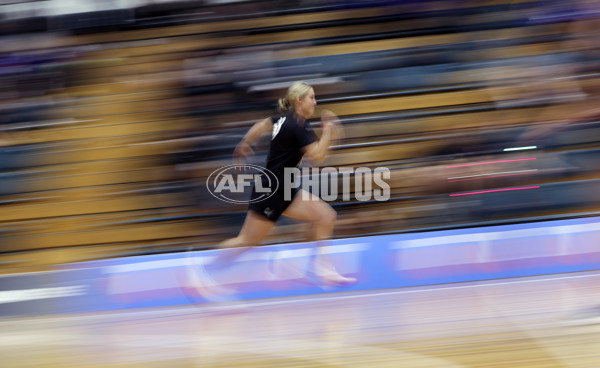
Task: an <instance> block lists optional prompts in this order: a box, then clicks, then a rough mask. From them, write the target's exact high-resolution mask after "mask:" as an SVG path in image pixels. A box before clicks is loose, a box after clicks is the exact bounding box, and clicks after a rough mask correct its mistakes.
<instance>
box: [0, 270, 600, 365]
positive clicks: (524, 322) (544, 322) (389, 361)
mask: <svg viewBox="0 0 600 368" xmlns="http://www.w3.org/2000/svg"><path fill="white" fill-rule="evenodd" d="M594 304H600V273H598V272H595V273H577V274H564V275H551V276H546V277H529V278H518V279H508V280H496V281H488V282H477V283H461V284H452V285H445V286H434V287H422V288H405V289H393V290H381V291H376V292H370V293H348V294H330V295H325V296H318V297H312V298H287V299H273V300H262V301H256V302H252V303H240V304H227V305H206V306H203V307H181V308H170V309H151V310H141V311H127V312H120V313H105V314H90V315H78V316H65V317H45V318H33V319H6V320H0V356H1V357H2V366H3V367H7V368H8V367H149V368H153V367H411V368H412V367H417V368H420V367H432V368H446V367H448V368H450V367H478V368H479V367H519V368H530V367H547V368H550V367H569V368H570V367H598V366H600V324H595V325H594V324H590V325H583V326H570V325H567V324H566V322H567V321H568V318H567V317H568V316H569V315H571V314H572V313H574V312H576V311H578V310H580V309H583V308H586V307H590V306H593V305H594Z"/></svg>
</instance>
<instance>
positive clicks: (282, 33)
mask: <svg viewBox="0 0 600 368" xmlns="http://www.w3.org/2000/svg"><path fill="white" fill-rule="evenodd" d="M0 4H2V5H0V17H1V18H0V34H1V38H0V45H1V46H0V50H1V54H0V119H1V123H2V125H1V127H0V128H1V137H0V139H1V147H0V167H1V170H2V171H1V173H0V239H1V240H0V252H1V253H0V254H1V257H0V262H1V268H0V270H2V272H15V271H31V270H43V269H45V268H48V267H51V266H52V265H55V264H62V263H69V262H76V261H85V260H93V259H101V258H107V257H115V256H128V255H141V254H152V253H162V252H171V251H180V250H185V249H187V248H188V247H189V246H190V245H199V246H201V247H206V248H211V247H213V246H214V244H215V243H217V242H219V241H221V240H223V239H225V238H227V237H230V236H234V235H235V234H236V233H237V232H238V230H239V228H240V226H241V223H242V221H243V219H244V217H245V214H246V206H245V205H233V204H227V203H224V202H221V201H219V200H217V199H216V198H214V197H212V196H211V195H210V193H208V191H207V190H206V187H205V185H204V183H205V180H206V178H207V177H208V175H209V174H210V173H211V172H212V171H213V170H215V169H217V168H219V167H221V166H223V165H227V164H230V163H231V162H232V161H231V160H232V152H233V149H234V147H235V145H236V144H237V143H238V142H239V140H240V139H241V137H242V136H243V135H244V134H245V132H246V131H247V129H248V128H249V127H250V126H251V125H252V124H253V123H254V122H255V121H257V120H258V119H262V118H265V117H267V116H271V115H274V114H275V113H276V99H277V98H278V97H281V96H282V95H283V93H284V92H285V89H286V88H287V87H288V86H289V84H291V82H293V81H296V80H305V81H308V82H309V83H311V84H312V85H313V86H314V87H315V91H316V94H317V99H318V106H317V112H318V111H319V110H320V109H323V108H327V109H331V110H333V111H335V112H336V113H337V114H338V115H339V116H340V117H341V118H342V120H343V126H344V130H345V138H344V139H343V140H342V141H340V142H339V144H338V145H337V146H335V147H334V148H333V150H332V153H331V155H330V157H329V158H328V159H327V161H326V162H325V163H324V164H323V165H325V166H335V167H359V166H366V167H370V168H375V167H388V168H390V170H391V171H392V174H391V178H390V180H389V181H388V182H389V183H390V186H391V188H392V196H391V199H390V200H389V201H387V202H377V201H371V202H358V201H341V200H340V201H337V202H335V203H333V206H334V208H335V209H336V210H337V211H338V223H337V227H336V233H335V235H336V237H349V236H367V235H373V234H384V233H397V232H406V231H425V230H432V229H446V228H457V227H471V226H480V225H489V224H504V223H510V222H525V221H540V220H546V219H557V218H569V217H578V216H589V215H595V214H598V212H597V211H598V209H599V208H600V195H599V194H600V190H599V188H600V186H599V185H600V181H599V180H600V174H599V171H598V169H599V167H600V154H599V153H600V147H599V145H598V143H599V140H600V126H599V125H598V122H597V118H598V117H599V116H600V113H599V111H600V109H598V108H599V107H600V106H599V105H598V103H597V102H598V101H600V95H599V94H598V90H599V87H600V79H599V78H598V76H599V75H600V74H599V72H600V52H599V51H600V39H599V38H598V33H597V29H598V16H599V15H600V13H599V12H600V2H599V1H595V0H590V1H574V0H572V1H564V0H563V1H555V0H554V1H553V0H520V1H509V0H490V1H484V0H481V1H480V0H477V1H476V0H472V1H468V0H450V1H433V0H432V1H426V0H421V1H418V0H414V1H409V0H404V1H403V0H396V1H391V0H390V1H377V0H373V1H368V0H353V1H334V0H289V1H284V0H281V1H275V0H273V1H233V0H232V1H217V0H214V1H208V0H207V1H202V0H195V1H165V0H163V1H158V0H156V1H151V0H121V1H117V0H114V1H113V0H103V1H100V0H96V1H72V0H45V1H25V0H9V1H0ZM594 109H597V110H596V111H595V110H594ZM317 127H318V125H317ZM267 144H268V140H267V141H265V142H263V143H261V144H259V145H258V148H259V150H258V152H257V154H256V156H255V157H254V158H253V161H252V163H255V164H261V163H263V162H264V159H265V151H264V150H265V149H266V147H267ZM303 234H304V225H301V224H297V223H294V222H290V221H286V220H283V221H282V222H281V223H280V224H279V226H278V227H276V229H275V230H274V232H273V234H272V236H271V238H270V239H269V241H271V242H275V241H277V242H291V241H299V240H302V239H303V236H304V235H303Z"/></svg>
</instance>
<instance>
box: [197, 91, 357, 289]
mask: <svg viewBox="0 0 600 368" xmlns="http://www.w3.org/2000/svg"><path fill="white" fill-rule="evenodd" d="M278 103H279V110H280V112H281V115H278V116H274V117H270V118H266V119H264V120H261V121H259V122H257V123H255V124H254V125H253V126H252V128H250V130H249V131H248V132H247V133H246V135H245V136H244V138H243V139H242V141H241V142H240V143H239V144H238V145H237V146H236V148H235V151H234V156H235V160H236V163H238V164H242V163H243V160H244V158H246V157H247V156H248V155H250V154H252V152H253V150H252V148H251V144H252V142H254V141H255V140H256V139H258V138H259V137H260V136H261V135H262V134H263V133H266V132H268V131H270V132H271V143H270V148H269V154H268V158H267V165H266V168H267V169H268V170H269V171H270V172H272V173H273V174H274V175H275V176H276V177H277V179H278V181H279V183H283V182H284V180H283V178H284V170H285V168H295V167H297V166H298V165H299V164H300V162H301V160H302V159H303V158H308V159H310V160H311V161H313V162H321V161H322V160H323V159H324V158H325V157H326V156H327V152H328V149H329V146H330V144H331V142H332V140H333V139H335V136H336V134H337V129H338V125H337V124H338V122H339V121H338V118H337V116H336V115H335V114H334V113H332V112H331V111H324V112H323V113H322V115H321V123H322V128H323V129H322V134H321V137H320V138H317V136H316V135H315V132H314V131H313V129H312V127H311V125H310V124H309V122H308V119H309V118H310V117H311V116H312V115H313V114H314V111H315V106H316V105H317V101H316V99H315V92H314V90H313V88H312V87H311V86H310V85H309V84H307V83H305V82H295V83H294V84H292V85H291V86H290V87H289V89H288V90H287V93H286V95H285V97H284V98H281V99H279V101H278ZM263 179H265V180H266V177H263ZM266 185H267V184H266V183H265V184H264V186H263V187H265V186H266ZM255 189H256V188H254V189H253V192H252V195H251V198H256V196H257V195H259V194H258V193H257V191H256V190H255ZM285 190H286V188H284V186H283V185H279V187H278V189H277V191H276V192H275V194H274V195H272V196H271V197H269V198H268V199H265V200H263V201H258V202H251V203H250V205H249V210H248V214H247V215H246V219H245V221H244V224H243V226H242V229H241V231H240V232H239V234H238V236H236V237H235V238H231V239H228V240H226V241H224V242H223V243H221V244H220V245H219V248H229V249H230V250H229V251H227V252H224V253H222V254H221V255H220V256H218V257H217V259H215V260H214V261H213V262H212V264H210V265H208V266H207V271H208V273H210V268H211V267H223V266H226V265H227V264H229V263H230V262H231V261H232V260H233V259H234V258H236V257H237V256H239V255H241V254H242V253H243V252H245V251H246V250H248V249H250V248H251V247H253V246H256V245H259V244H260V243H261V242H262V241H263V240H264V238H265V237H266V236H267V234H268V233H269V231H270V230H271V229H272V228H273V226H274V225H275V222H276V221H277V220H278V219H279V217H280V216H281V215H284V216H286V217H289V218H292V219H296V220H301V221H306V222H309V223H310V225H311V226H310V227H309V229H310V230H309V231H310V233H309V234H308V237H307V238H308V240H309V241H315V242H317V245H318V246H320V245H322V243H323V242H325V241H326V239H328V238H329V237H330V236H331V235H332V233H333V227H334V225H335V221H336V216H337V214H336V212H335V210H334V209H333V208H332V207H331V206H330V205H329V204H327V203H326V202H324V201H323V200H321V199H320V198H318V197H316V196H314V195H313V194H311V193H309V192H307V191H305V190H303V189H296V190H295V191H294V192H293V193H292V195H291V198H290V199H287V200H286V198H285ZM231 248H233V249H231ZM321 248H322V247H319V249H321ZM202 272H203V276H204V278H205V279H209V280H210V276H208V275H207V274H206V272H205V271H204V270H203V271H202ZM314 273H315V275H316V276H317V277H318V279H319V280H320V282H321V283H322V285H323V286H342V285H347V284H352V283H355V282H356V279H355V278H350V277H344V276H342V275H340V274H339V273H338V272H337V271H336V270H335V268H334V267H333V265H332V264H331V262H329V261H327V260H326V258H325V257H324V256H323V255H322V254H320V255H319V256H318V257H317V258H316V261H315V263H314ZM211 283H214V282H213V281H211ZM214 286H216V285H214ZM213 289H214V288H213Z"/></svg>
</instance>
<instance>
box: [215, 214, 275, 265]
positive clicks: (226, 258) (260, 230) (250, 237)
mask: <svg viewBox="0 0 600 368" xmlns="http://www.w3.org/2000/svg"><path fill="white" fill-rule="evenodd" d="M273 225H275V222H273V221H270V220H267V219H266V218H264V217H262V216H261V215H259V214H258V213H256V212H254V211H252V210H250V211H248V214H247V215H246V219H245V220H244V225H242V229H241V230H240V232H239V234H238V236H236V237H234V238H230V239H227V240H225V241H223V242H222V243H220V244H219V245H218V248H220V249H225V250H224V251H222V252H220V253H221V254H220V255H219V256H217V258H215V260H214V261H213V262H212V266H214V267H222V266H224V265H227V264H228V263H229V262H231V261H232V260H234V259H235V258H237V257H239V256H240V255H241V254H243V253H244V252H246V251H247V250H249V249H250V248H252V247H254V246H256V245H258V244H260V242H261V241H263V239H264V238H265V237H266V236H267V234H268V233H269V231H271V229H272V228H273Z"/></svg>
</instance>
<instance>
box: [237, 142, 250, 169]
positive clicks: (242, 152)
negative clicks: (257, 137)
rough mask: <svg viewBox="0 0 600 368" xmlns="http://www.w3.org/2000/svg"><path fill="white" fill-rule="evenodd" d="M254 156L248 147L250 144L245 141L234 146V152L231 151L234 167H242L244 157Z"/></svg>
mask: <svg viewBox="0 0 600 368" xmlns="http://www.w3.org/2000/svg"><path fill="white" fill-rule="evenodd" d="M253 154H254V150H253V149H252V147H250V144H248V142H246V141H245V140H242V141H241V142H240V143H238V145H237V146H235V150H234V151H233V161H234V163H235V165H237V166H242V165H244V160H245V158H246V157H248V156H251V155H253Z"/></svg>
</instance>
